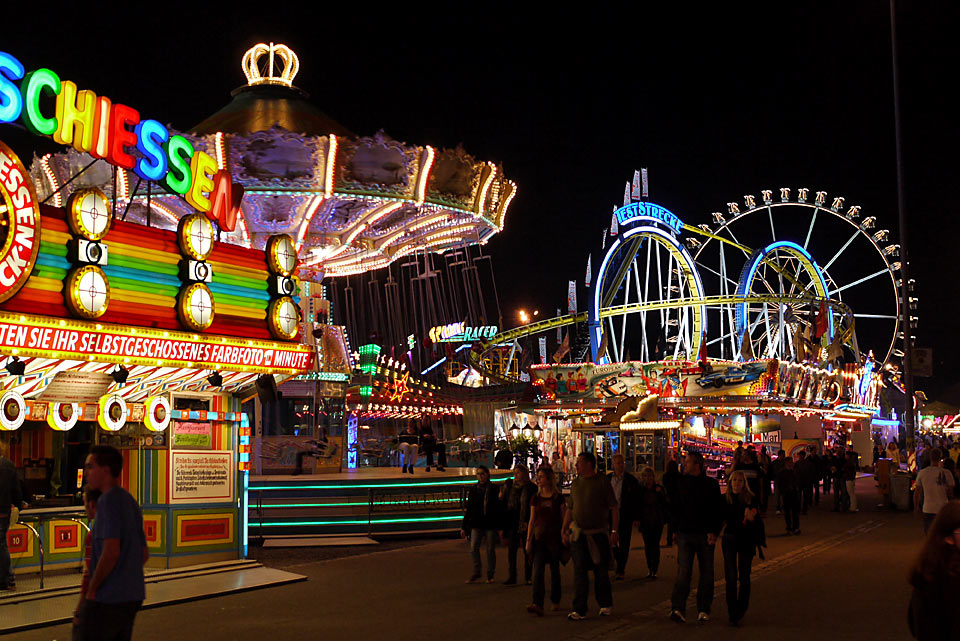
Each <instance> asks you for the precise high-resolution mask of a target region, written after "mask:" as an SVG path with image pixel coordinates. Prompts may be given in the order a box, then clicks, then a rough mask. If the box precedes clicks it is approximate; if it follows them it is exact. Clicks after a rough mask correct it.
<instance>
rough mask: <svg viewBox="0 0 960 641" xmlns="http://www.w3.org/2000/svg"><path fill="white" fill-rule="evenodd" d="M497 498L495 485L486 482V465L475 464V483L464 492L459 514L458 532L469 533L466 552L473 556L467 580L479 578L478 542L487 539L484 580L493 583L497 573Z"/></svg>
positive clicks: (488, 475) (487, 470)
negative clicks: (460, 522)
mask: <svg viewBox="0 0 960 641" xmlns="http://www.w3.org/2000/svg"><path fill="white" fill-rule="evenodd" d="M500 519H501V514H500V499H499V496H498V493H497V488H496V487H495V486H494V485H493V483H491V482H490V469H489V468H488V467H487V466H486V465H478V466H477V484H476V485H474V486H473V487H471V488H470V491H469V493H468V494H467V509H466V510H465V511H464V514H463V524H462V525H461V526H460V536H461V537H462V538H467V537H468V536H469V537H470V556H471V558H472V559H473V573H472V574H471V575H470V578H469V579H467V583H476V582H477V581H479V580H480V577H481V574H482V570H483V568H482V566H481V563H480V544H481V543H482V542H483V540H484V539H486V540H487V583H493V577H494V576H496V573H497V530H499V529H500Z"/></svg>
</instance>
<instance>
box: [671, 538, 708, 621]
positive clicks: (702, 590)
mask: <svg viewBox="0 0 960 641" xmlns="http://www.w3.org/2000/svg"><path fill="white" fill-rule="evenodd" d="M678 536H679V538H680V542H679V544H678V545H677V582H676V583H674V584H673V595H672V596H671V598H670V601H671V603H672V607H673V609H674V610H679V611H680V613H681V614H683V615H684V616H686V612H687V597H688V596H690V582H691V580H692V579H693V557H694V556H696V557H697V561H698V562H699V565H700V582H699V583H698V584H697V612H706V613H707V614H710V606H711V605H712V604H713V552H714V546H713V545H708V544H707V535H706V534H699V533H687V532H680V533H679V534H678Z"/></svg>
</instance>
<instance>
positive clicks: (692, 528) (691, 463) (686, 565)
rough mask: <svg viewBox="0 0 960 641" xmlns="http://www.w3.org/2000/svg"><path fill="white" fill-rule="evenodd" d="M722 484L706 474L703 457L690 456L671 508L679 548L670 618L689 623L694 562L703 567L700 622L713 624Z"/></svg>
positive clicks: (699, 595) (699, 593) (699, 592)
mask: <svg viewBox="0 0 960 641" xmlns="http://www.w3.org/2000/svg"><path fill="white" fill-rule="evenodd" d="M721 500H722V498H721V496H720V484H719V483H717V481H716V480H714V479H712V478H710V477H709V476H707V474H706V467H705V466H704V463H703V455H702V454H700V453H699V452H689V453H688V454H687V458H686V462H685V465H684V474H683V476H681V477H680V480H679V482H678V484H677V496H676V500H675V501H674V502H673V503H672V504H671V506H670V518H671V520H672V521H673V523H674V524H675V529H676V534H675V535H674V541H675V542H676V544H677V566H678V569H677V581H676V583H675V584H674V586H673V595H672V597H671V602H672V609H671V612H670V618H671V619H672V620H673V621H676V622H677V623H685V622H686V609H687V597H688V596H690V582H691V579H692V578H693V559H694V557H696V558H697V561H698V562H699V566H700V582H699V584H698V586H697V611H698V612H699V615H698V617H697V620H698V621H699V622H700V623H706V622H707V621H709V620H710V606H711V605H712V604H713V553H714V547H715V545H716V543H717V537H718V536H719V534H720V527H721V525H722V521H723V505H722V503H721Z"/></svg>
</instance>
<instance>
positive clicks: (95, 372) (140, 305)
mask: <svg viewBox="0 0 960 641" xmlns="http://www.w3.org/2000/svg"><path fill="white" fill-rule="evenodd" d="M84 176H85V174H84V175H81V176H80V178H79V179H77V180H76V181H74V182H71V183H70V184H68V185H65V186H64V188H61V189H59V190H52V189H51V187H50V186H49V185H46V189H45V193H44V194H43V195H45V196H46V197H47V199H48V200H50V201H52V202H57V201H59V203H60V206H48V205H42V204H39V203H40V199H39V197H38V194H37V192H36V189H35V187H34V182H33V180H32V178H31V174H30V173H28V172H27V170H26V168H24V166H23V165H22V163H21V162H20V160H19V159H18V158H17V156H16V154H14V153H13V151H12V150H11V149H10V148H9V147H7V146H6V145H4V144H3V143H0V222H2V223H3V224H2V225H0V266H4V265H9V264H10V263H9V261H10V260H15V262H17V264H18V265H19V266H20V268H19V269H18V270H14V271H9V270H8V271H7V272H4V273H6V275H7V276H10V278H0V368H2V369H0V443H2V449H3V451H5V452H6V454H7V456H9V458H11V460H13V462H14V464H15V465H16V466H17V469H18V474H19V476H20V478H21V479H22V481H23V483H24V486H25V488H26V490H27V491H26V494H27V499H28V501H29V506H28V507H27V509H25V510H23V511H22V512H21V518H20V522H19V523H18V524H12V526H11V528H10V530H9V533H8V544H9V547H10V553H11V556H12V558H13V565H14V568H15V570H16V571H17V572H23V571H31V570H39V569H40V568H41V567H46V568H47V569H49V568H51V567H76V566H77V565H78V564H79V563H80V562H81V561H82V557H83V539H84V531H85V528H86V527H87V523H86V520H85V517H84V516H83V510H82V501H81V498H80V497H81V492H82V489H83V462H84V460H85V458H86V456H87V453H88V452H89V450H90V447H91V446H92V445H95V444H109V445H112V446H114V447H116V448H118V449H119V450H120V452H121V454H122V456H123V461H124V465H123V472H122V475H121V478H120V483H121V485H122V486H123V487H124V488H125V489H127V490H128V491H129V492H130V493H131V494H132V495H133V496H134V497H135V498H136V499H137V500H138V501H139V502H140V504H141V506H142V509H143V517H144V531H145V534H146V539H147V545H148V547H149V550H150V554H151V558H150V561H149V565H150V566H152V567H164V568H167V567H178V566H184V565H193V564H198V563H205V562H212V561H222V560H230V559H237V558H242V557H243V556H244V555H245V553H246V522H245V519H246V514H247V512H246V505H245V497H246V493H245V489H246V487H247V476H248V473H249V458H250V436H251V433H250V432H251V430H250V418H251V413H252V403H251V402H250V401H249V399H250V398H251V397H252V395H255V394H256V391H255V390H256V384H257V382H258V381H260V382H261V384H263V381H265V380H267V379H269V380H272V381H276V380H277V379H281V380H282V379H285V378H288V377H291V376H296V375H299V374H302V373H304V372H307V371H310V370H311V369H312V368H313V365H314V357H315V356H314V355H315V349H314V348H313V347H311V346H308V345H304V344H302V343H301V341H300V337H301V334H302V327H301V320H300V319H301V317H300V313H299V311H298V310H299V307H298V305H299V303H300V298H299V296H298V295H297V288H296V283H295V281H294V280H293V274H294V271H295V270H296V267H297V260H298V259H297V253H296V247H295V243H294V242H293V240H292V239H291V238H290V237H289V236H278V237H274V238H271V239H270V240H269V241H268V242H267V247H266V249H265V250H257V249H248V248H243V247H238V246H234V245H227V244H225V243H220V242H217V240H216V229H215V227H214V224H213V222H212V221H211V220H210V219H209V217H207V216H205V215H202V214H194V215H191V216H187V217H185V218H184V219H182V220H181V221H180V223H179V226H178V229H177V230H176V231H171V230H162V229H157V228H154V227H149V226H145V225H141V224H136V223H131V222H123V221H122V220H120V216H118V215H116V214H117V212H118V211H122V207H123V206H124V203H123V202H122V201H120V202H111V200H110V199H108V198H107V196H106V195H105V194H104V193H103V192H101V191H100V190H99V189H97V188H95V187H89V186H85V184H84V180H83V178H84ZM11 184H12V185H16V186H17V189H16V192H15V194H16V195H15V198H16V200H14V194H12V193H11V192H10V190H9V185H11ZM18 206H19V207H18ZM0 269H4V267H0ZM287 281H289V283H287ZM278 282H279V283H280V284H281V285H284V284H286V285H292V288H289V289H286V290H284V289H283V288H279V289H278V287H277V283H278ZM245 399H246V400H247V402H246V403H245V402H244V400H245Z"/></svg>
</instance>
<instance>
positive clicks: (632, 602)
mask: <svg viewBox="0 0 960 641" xmlns="http://www.w3.org/2000/svg"><path fill="white" fill-rule="evenodd" d="M857 485H858V498H859V503H860V508H861V511H860V512H859V513H856V514H842V513H833V512H831V511H830V507H831V504H832V499H831V497H826V498H825V500H824V499H822V500H821V505H820V506H819V507H815V508H813V509H812V510H811V512H810V513H809V514H808V515H807V516H806V517H803V518H802V519H801V530H802V534H800V535H799V536H787V535H786V534H785V532H784V530H785V527H784V523H783V519H782V517H779V516H777V515H775V514H773V513H772V512H771V513H770V514H768V515H767V521H766V527H767V533H768V548H767V550H766V555H765V556H766V560H765V561H760V560H759V559H755V561H754V571H753V596H752V598H751V604H750V609H749V611H748V612H747V615H746V617H745V619H744V620H743V622H742V625H741V626H740V627H736V628H734V627H730V626H729V625H728V624H727V620H726V606H725V602H724V590H723V582H722V579H723V561H722V556H721V554H719V550H718V553H717V555H716V569H715V576H716V579H717V586H716V590H715V598H714V603H713V610H712V619H711V621H710V622H709V623H708V624H706V625H698V624H696V623H692V622H691V623H687V624H683V625H680V624H675V623H673V622H671V621H670V620H669V619H668V618H667V614H668V612H669V597H670V592H671V589H672V586H673V580H674V577H675V574H676V553H675V549H674V548H666V547H665V548H663V549H662V561H661V568H660V578H658V579H656V580H655V581H648V580H647V579H645V578H641V577H645V576H646V573H647V572H646V567H645V563H644V559H643V550H642V548H641V545H642V543H641V541H640V537H639V536H636V535H635V536H634V539H633V541H634V544H633V545H634V548H633V550H632V552H631V556H630V561H629V564H628V567H627V580H625V581H623V582H617V583H615V584H614V614H613V616H611V617H599V616H597V609H596V607H597V606H596V603H595V602H594V601H593V600H592V599H591V603H590V608H591V612H590V617H589V618H588V619H587V620H585V621H579V622H572V621H568V620H567V618H566V614H567V612H568V611H569V607H570V601H571V598H572V589H573V586H572V578H573V569H572V567H571V566H569V565H568V566H566V567H565V568H563V570H562V574H563V599H562V601H561V604H562V605H563V606H564V607H563V610H562V611H561V612H550V611H548V612H547V614H546V616H544V617H543V618H537V617H535V616H532V615H530V614H528V613H527V612H526V611H525V608H526V605H527V604H528V603H530V601H531V590H530V587H529V586H523V585H521V586H517V587H505V586H503V585H501V584H500V583H499V581H502V580H504V579H505V578H506V574H507V570H506V550H505V549H503V548H500V549H499V550H498V562H499V564H498V568H497V579H498V583H496V584H491V585H487V584H471V585H467V584H465V583H464V580H465V579H466V578H467V576H468V575H469V574H470V560H469V553H468V548H467V544H466V542H463V541H460V540H452V539H445V540H439V541H438V540H427V541H420V542H413V541H405V542H397V541H395V542H392V543H389V544H387V546H386V547H390V546H395V547H393V549H383V548H379V549H372V548H370V547H365V548H341V549H339V550H338V551H337V552H329V551H328V552H322V551H317V549H313V550H312V551H297V552H295V553H291V552H283V553H280V554H277V555H276V556H273V558H271V555H272V554H273V552H274V551H273V550H263V551H261V552H263V553H264V554H263V556H262V557H261V560H262V561H264V562H265V563H267V564H268V565H273V566H274V567H279V568H281V569H288V570H290V571H292V572H297V573H299V574H303V575H306V576H307V577H308V580H307V581H305V582H301V583H295V584H291V585H287V586H282V587H277V588H270V589H265V590H258V591H253V592H246V593H242V594H236V595H231V596H224V597H215V598H211V599H205V600H200V601H195V602H190V603H183V604H179V605H173V606H168V607H162V608H157V609H153V610H146V611H143V612H141V613H140V615H139V616H138V618H137V624H136V628H135V633H134V638H136V639H142V640H161V639H162V640H164V641H166V640H168V639H203V640H204V641H207V640H209V641H216V640H220V639H223V640H227V639H230V640H233V639H258V640H263V641H277V640H280V639H298V638H318V639H325V640H326V639H378V640H379V639H389V640H407V639H409V640H415V639H416V640H419V639H457V641H461V640H463V641H466V640H471V639H477V640H483V641H489V640H490V639H491V638H503V639H514V638H549V639H584V640H586V639H611V640H615V639H628V638H629V639H636V638H640V637H641V636H648V637H650V638H670V639H671V641H674V640H680V639H710V640H711V641H714V640H717V641H719V640H723V639H764V640H765V641H767V640H769V639H771V638H776V639H778V640H779V639H798V640H800V639H802V640H803V641H810V639H818V638H830V639H831V640H838V641H839V640H844V639H857V640H862V639H871V640H872V641H873V640H879V639H909V638H910V636H909V631H908V630H907V625H906V610H907V602H908V600H909V596H910V591H909V586H908V585H907V583H906V578H905V577H906V572H907V568H908V566H909V565H910V563H911V561H912V559H913V556H914V555H915V554H916V552H917V550H918V548H919V546H920V544H921V541H922V528H921V525H920V522H919V520H918V519H917V518H916V517H914V516H913V515H912V514H907V513H897V512H890V511H886V510H884V509H881V508H879V507H878V506H877V503H878V498H879V497H878V496H877V494H876V492H875V490H874V488H873V485H874V484H873V481H872V479H862V480H860V481H858V484H857ZM371 550H373V551H371ZM330 554H336V555H338V556H336V558H326V559H320V558H316V557H318V556H323V555H330ZM311 555H313V556H311ZM695 584H696V574H695V576H694V585H695ZM694 610H695V604H694V601H693V595H691V600H690V605H689V606H688V610H687V613H688V620H692V619H693V618H694V617H693V616H692V615H693V614H694ZM11 638H16V639H23V640H24V641H28V640H34V639H37V640H39V639H44V640H49V639H58V640H66V639H69V638H70V629H69V626H57V627H51V628H43V629H38V630H31V631H27V632H22V633H16V634H14V635H11Z"/></svg>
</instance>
